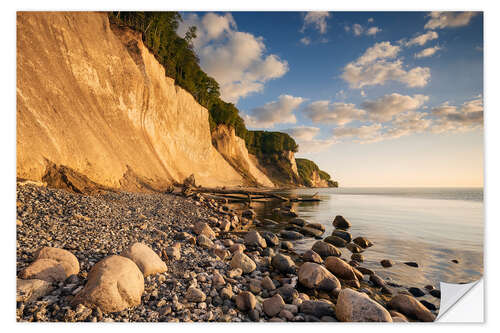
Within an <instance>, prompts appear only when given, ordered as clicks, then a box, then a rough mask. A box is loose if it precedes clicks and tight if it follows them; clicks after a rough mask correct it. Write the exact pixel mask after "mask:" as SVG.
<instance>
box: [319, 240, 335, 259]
mask: <svg viewBox="0 0 500 333" xmlns="http://www.w3.org/2000/svg"><path fill="white" fill-rule="evenodd" d="M312 250H313V251H314V252H316V253H317V254H319V255H320V256H321V258H327V257H330V256H334V257H340V255H341V252H340V251H339V249H337V248H336V247H335V246H333V245H332V244H329V243H326V242H323V241H317V242H316V243H314V244H313V246H312Z"/></svg>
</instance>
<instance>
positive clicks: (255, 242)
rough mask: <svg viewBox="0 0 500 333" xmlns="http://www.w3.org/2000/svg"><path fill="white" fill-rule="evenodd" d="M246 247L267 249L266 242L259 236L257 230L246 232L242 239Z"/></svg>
mask: <svg viewBox="0 0 500 333" xmlns="http://www.w3.org/2000/svg"><path fill="white" fill-rule="evenodd" d="M244 242H245V245H246V246H259V247H261V248H263V249H265V248H266V247H267V243H266V240H265V239H264V238H263V237H262V236H261V235H260V234H259V232H258V231H257V230H252V231H249V232H247V234H246V235H245V238H244Z"/></svg>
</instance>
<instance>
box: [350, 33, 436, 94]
mask: <svg viewBox="0 0 500 333" xmlns="http://www.w3.org/2000/svg"><path fill="white" fill-rule="evenodd" d="M400 50H401V47H400V46H398V45H392V44H391V43H390V42H380V43H376V44H375V45H373V46H372V47H369V48H368V49H367V50H366V51H365V53H363V54H362V55H361V56H360V57H359V58H358V59H356V60H355V61H353V62H350V63H348V64H347V65H346V66H345V67H344V72H343V73H342V75H341V77H342V78H343V79H344V80H345V81H347V82H348V83H349V85H350V87H351V88H358V89H359V88H363V87H364V86H370V85H382V84H384V83H385V82H386V81H389V80H392V81H399V82H402V83H405V84H406V85H407V86H409V87H423V86H425V85H426V84H427V82H428V81H429V79H430V75H431V74H430V69H429V68H428V67H415V68H412V69H410V70H405V69H404V68H403V63H402V61H401V60H399V59H397V60H394V61H389V60H388V59H392V58H395V57H396V56H397V55H398V54H399V51H400Z"/></svg>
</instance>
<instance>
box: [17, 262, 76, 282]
mask: <svg viewBox="0 0 500 333" xmlns="http://www.w3.org/2000/svg"><path fill="white" fill-rule="evenodd" d="M19 277H20V278H21V279H25V280H32V279H37V280H44V281H47V282H51V283H52V282H58V281H64V280H66V278H67V277H68V276H67V275H66V271H65V269H64V266H63V265H61V264H60V263H58V262H57V261H55V260H53V259H38V260H35V261H34V262H33V263H32V264H31V265H29V266H28V267H26V268H25V269H23V270H22V271H21V272H20V273H19Z"/></svg>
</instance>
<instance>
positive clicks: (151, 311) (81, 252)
mask: <svg viewBox="0 0 500 333" xmlns="http://www.w3.org/2000/svg"><path fill="white" fill-rule="evenodd" d="M17 197H18V198H17V201H18V206H17V209H18V212H17V213H18V214H17V215H18V221H19V222H20V223H19V222H18V226H17V260H16V262H17V269H16V271H17V273H18V275H19V272H20V271H21V270H22V269H24V268H25V267H26V266H28V265H29V264H30V263H32V262H33V259H34V257H33V255H34V253H35V251H36V250H37V249H38V248H39V247H41V246H52V247H60V248H64V249H66V250H68V251H70V252H72V253H73V254H74V255H75V256H76V257H77V258H78V261H79V263H80V268H81V269H80V273H79V274H78V276H77V277H76V278H75V277H73V278H72V280H71V281H63V282H58V283H55V284H53V288H54V289H53V291H51V292H50V293H49V294H48V295H46V296H43V297H41V298H40V299H39V300H37V301H34V302H32V303H28V302H18V303H17V311H16V314H17V321H259V320H263V321H337V319H338V318H337V315H336V313H335V308H336V306H338V304H337V302H338V299H337V298H338V292H339V290H332V291H329V292H328V291H326V290H318V289H317V288H306V287H305V286H304V285H303V283H301V282H300V281H298V278H299V276H298V275H300V274H298V273H297V271H298V269H297V268H299V267H300V266H299V265H297V266H299V267H296V268H295V269H294V270H293V272H292V271H290V272H287V273H283V271H281V272H280V270H279V269H277V267H276V265H273V263H272V260H271V259H272V258H274V257H275V256H276V255H277V254H278V253H281V254H282V255H284V256H289V258H292V259H291V260H293V265H295V264H296V263H297V264H301V263H302V262H303V260H302V258H301V257H300V256H299V255H298V254H296V253H294V251H293V250H292V251H290V250H286V249H282V247H283V245H282V244H278V246H277V247H272V246H267V247H266V248H261V247H259V246H252V245H250V244H249V243H248V241H247V239H246V234H247V233H249V231H251V230H253V229H255V225H254V223H253V222H254V221H253V219H247V218H243V217H241V215H240V213H239V212H235V211H231V209H229V208H228V207H227V206H225V205H223V204H218V203H217V202H215V201H214V200H205V199H204V198H203V195H195V196H193V197H192V198H184V197H182V196H180V195H177V194H158V193H129V192H107V193H103V194H98V195H82V194H74V193H70V192H67V191H64V190H58V189H52V188H46V187H39V186H36V185H32V184H25V185H19V184H18V187H17ZM243 215H245V216H249V215H248V214H247V213H243ZM332 218H333V217H332ZM226 220H228V221H231V227H230V228H231V231H229V230H227V231H226V232H225V231H224V230H221V227H222V226H221V223H222V222H224V221H226ZM236 220H237V221H238V223H235V222H234V221H236ZM200 221H203V222H205V223H207V224H208V225H210V227H211V229H213V231H214V232H215V235H216V236H215V238H214V239H213V245H212V246H210V247H202V246H200V243H199V240H198V241H197V236H196V233H195V232H193V226H195V225H196V223H198V222H200ZM224 228H227V227H224ZM182 233H184V236H185V237H186V238H185V239H184V240H176V239H174V238H177V235H178V234H182ZM68 236H70V237H68ZM239 236H241V237H239ZM244 237H245V239H243V238H244ZM198 238H199V237H198ZM135 241H138V242H143V243H145V244H146V245H148V246H149V247H150V248H151V249H152V250H153V251H155V252H156V253H157V254H159V255H161V257H162V260H163V261H164V262H165V263H166V264H167V267H168V269H167V272H165V273H161V274H156V275H152V276H148V277H146V278H145V279H144V281H145V289H144V290H145V291H144V294H143V295H142V298H141V304H140V305H138V306H137V307H134V308H130V309H126V310H123V311H120V312H117V313H111V314H103V313H102V312H101V311H99V310H96V309H88V308H85V307H83V309H82V307H81V306H77V307H76V308H75V307H74V306H71V304H70V303H71V300H72V299H73V297H74V294H75V291H76V290H78V289H79V288H80V289H81V287H83V286H84V285H85V283H86V280H87V275H88V273H89V272H90V270H91V268H92V266H94V265H95V264H96V263H97V262H99V261H100V260H102V259H104V258H106V257H107V256H109V255H112V254H120V253H121V252H122V251H123V250H124V249H125V247H127V246H128V245H130V243H131V242H135ZM281 241H283V240H281ZM175 243H180V251H179V257H178V259H177V258H170V257H169V256H168V255H166V254H165V250H167V252H168V249H169V248H171V247H172V246H173V245H174V244H175ZM281 243H283V242H281ZM235 244H241V245H242V246H239V245H238V246H235ZM244 244H246V246H245V245H244ZM233 247H243V248H245V249H244V250H243V251H242V252H244V253H245V254H246V255H247V256H248V257H249V258H251V259H252V260H253V262H254V264H255V270H253V271H252V272H249V273H248V274H245V273H243V274H241V273H240V274H241V275H239V276H238V274H237V273H238V272H236V275H235V276H233V274H234V273H235V272H234V269H233V268H232V267H231V253H230V249H232V248H233ZM367 250H369V249H367ZM238 251H239V250H235V253H237V252H238ZM235 253H234V254H233V255H232V256H233V257H234V256H235ZM381 259H382V258H381ZM215 271H217V272H218V273H220V274H217V273H215ZM285 271H286V270H285ZM365 272H366V271H365ZM299 273H300V272H299ZM218 275H222V276H223V280H224V281H225V283H224V284H222V285H216V284H215V283H214V281H213V279H214V276H218ZM370 276H371V275H370V274H368V277H367V275H366V274H363V278H362V279H360V281H358V282H359V283H358V284H359V287H358V286H357V285H354V286H352V282H350V281H344V280H342V279H339V280H340V283H341V285H342V289H345V288H346V287H347V286H350V288H353V289H354V290H357V291H361V292H362V293H366V294H369V295H370V296H371V297H372V299H375V301H377V302H378V303H380V304H382V305H385V306H386V307H387V303H389V302H390V296H388V294H387V292H386V293H385V294H384V293H382V292H381V291H380V288H381V287H380V286H379V287H376V286H375V284H374V282H373V281H372V282H370V280H375V281H377V282H378V284H381V283H382V284H383V281H382V282H381V281H378V280H377V279H375V278H370ZM269 278H270V279H271V281H272V283H273V285H274V288H273V286H268V287H269V289H266V288H265V287H263V286H262V284H263V281H264V280H266V281H268V280H269ZM190 286H195V287H196V288H197V289H199V290H200V291H201V292H202V293H203V294H204V295H205V299H204V300H203V301H201V302H191V301H189V300H187V299H186V293H187V290H188V289H189V287H190ZM228 286H229V287H228ZM389 288H390V286H387V289H389ZM229 289H230V291H229ZM320 289H321V288H320ZM248 293H251V294H252V296H248ZM230 294H232V295H230ZM277 294H279V295H281V298H282V299H283V300H284V303H285V304H284V306H283V308H282V309H281V310H285V309H288V310H286V311H288V312H286V311H284V312H283V313H282V314H281V312H282V311H279V313H276V314H274V315H273V316H270V315H269V313H266V311H265V309H264V308H263V304H264V302H265V301H266V300H268V299H270V298H273V297H274V296H275V295H277ZM240 295H241V296H240ZM243 295H245V297H250V298H251V299H255V302H254V303H255V304H253V308H252V309H251V310H248V309H242V308H241V306H239V305H241V301H240V300H241V298H242V297H243ZM393 296H395V294H394V295H393ZM318 302H320V303H321V305H322V306H326V307H327V308H328V309H329V310H328V311H326V312H321V311H320V312H317V311H319V310H318V308H319V307H318V306H316V305H317V303H318ZM303 304H304V305H303ZM306 304H312V305H314V306H313V307H312V308H311V309H309V308H308V307H307V306H305V305H306ZM324 304H327V305H324ZM312 305H311V306H312ZM315 311H316V312H315ZM82 314H83V315H82ZM323 317H324V318H323ZM403 317H405V316H403ZM406 317H409V318H407V320H412V321H413V320H416V319H418V318H411V316H406Z"/></svg>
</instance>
